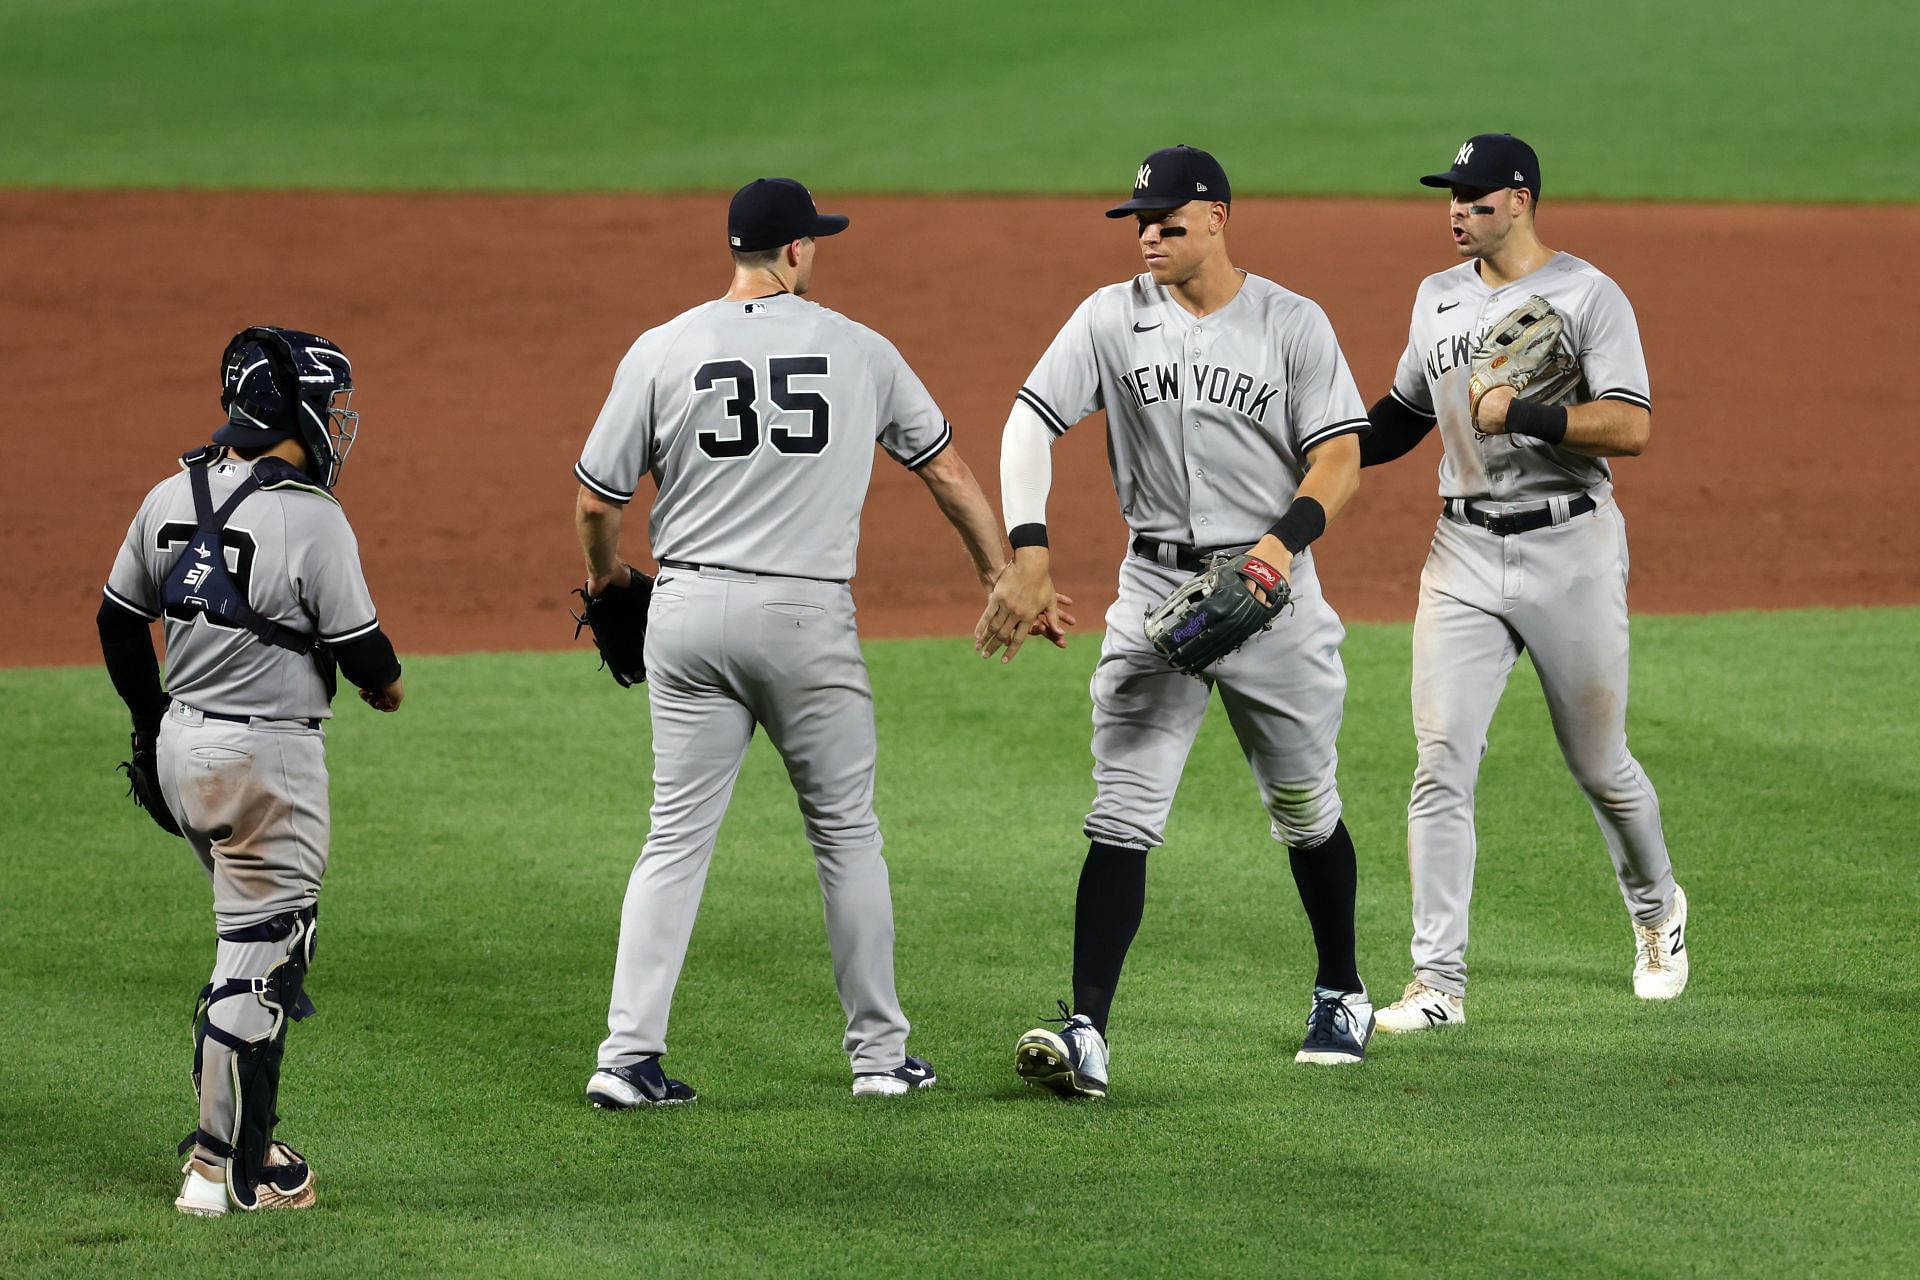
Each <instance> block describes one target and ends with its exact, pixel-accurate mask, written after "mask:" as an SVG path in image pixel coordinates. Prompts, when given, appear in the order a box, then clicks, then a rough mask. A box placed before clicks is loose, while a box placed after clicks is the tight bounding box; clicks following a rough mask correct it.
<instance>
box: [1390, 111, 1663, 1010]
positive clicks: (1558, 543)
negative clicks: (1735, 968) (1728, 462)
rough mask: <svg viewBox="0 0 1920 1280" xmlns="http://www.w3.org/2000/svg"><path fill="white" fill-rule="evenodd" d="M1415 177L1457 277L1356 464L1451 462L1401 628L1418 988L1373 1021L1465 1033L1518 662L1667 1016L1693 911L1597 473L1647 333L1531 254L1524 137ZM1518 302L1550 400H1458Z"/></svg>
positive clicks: (1637, 957) (1632, 422)
mask: <svg viewBox="0 0 1920 1280" xmlns="http://www.w3.org/2000/svg"><path fill="white" fill-rule="evenodd" d="M1420 181H1421V182H1422V183H1423V184H1424V185H1426V186H1429V187H1440V188H1444V189H1446V190H1448V191H1449V193H1450V197H1449V199H1448V202H1447V223H1448V230H1449V232H1450V234H1451V235H1452V238H1453V243H1454V247H1455V249H1456V250H1457V252H1458V253H1459V255H1460V257H1461V258H1462V259H1464V261H1463V262H1461V263H1460V264H1459V265H1457V266H1454V267H1451V268H1449V269H1448V270H1445V271H1442V272H1439V273H1437V274H1435V275H1431V276H1428V277H1427V278H1426V279H1425V280H1424V281H1422V282H1421V284H1420V287H1419V289H1418V291H1417V292H1416V293H1415V294H1414V301H1413V319H1412V323H1411V325H1410V326H1409V330H1408V335H1407V347H1406V351H1405V353H1404V354H1403V355H1402V356H1401V357H1400V367H1399V370H1398V371H1397V372H1396V374H1395V375H1394V380H1393V387H1392V390H1391V392H1390V393H1389V394H1388V395H1386V396H1385V397H1383V398H1382V399H1381V400H1380V401H1379V402H1378V403H1377V404H1375V405H1374V407H1373V409H1372V411H1371V415H1370V416H1371V418H1372V420H1373V424H1374V433H1373V435H1372V437H1371V438H1369V440H1368V441H1367V443H1366V445H1365V447H1364V449H1363V461H1364V464H1365V465H1368V466H1372V465H1375V464H1378V463H1383V462H1388V461H1391V460H1392V459H1394V458H1397V457H1400V456H1401V455H1402V454H1404V453H1406V452H1407V451H1409V450H1410V449H1412V448H1413V447H1414V446H1415V445H1416V444H1418V443H1419V442H1420V440H1421V439H1422V438H1424V437H1425V436H1426V434H1427V433H1428V432H1429V431H1431V430H1432V429H1433V427H1434V425H1435V423H1436V422H1437V423H1438V425H1439V427H1440V438H1441V442H1442V444H1443V445H1444V446H1445V452H1444V453H1443V454H1442V455H1441V459H1440V496H1441V498H1442V504H1441V516H1440V519H1439V521H1438V522H1437V523H1436V525H1435V527H1434V535H1433V548H1432V550H1431V551H1430V552H1429V553H1428V556H1427V563H1426V567H1425V568H1424V569H1423V570H1422V572H1421V575H1420V605H1419V611H1418V613H1417V614H1416V615H1415V620H1414V626H1413V721H1414V733H1415V737H1416V739H1417V741H1418V745H1419V761H1418V765H1417V766H1416V769H1415V773H1414V780H1413V795H1412V799H1411V801H1410V802H1409V804H1408V807H1407V863H1408V867H1409V869H1410V871H1411V873H1412V876H1413V981H1412V982H1411V983H1410V984H1408V986H1407V988H1406V991H1405V993H1404V994H1403V995H1402V996H1401V997H1400V999H1399V1000H1397V1001H1395V1002H1394V1003H1393V1004H1392V1005H1390V1006H1388V1007H1387V1008H1385V1009H1383V1010H1381V1012H1380V1026H1381V1029H1382V1030H1385V1031H1394V1032H1408V1031H1426V1030H1429V1029H1433V1028H1443V1027H1457V1026H1460V1025H1461V1024H1462V1023H1463V1022H1464V1021H1465V1020H1466V982H1467V966H1466V950H1467V903H1468V899H1469V898H1470V897H1471V895H1472V892H1473V871H1474V861H1475V856H1476V842H1475V836H1474V791H1475V788H1476V786H1477V782H1478V776H1479V768H1480V758H1481V756H1482V755H1483V754H1485V752H1486V748H1487V728H1488V725H1489V723H1490V722H1491V721H1492V719H1493V712H1494V708H1495V707H1497V706H1498V705H1499V703H1500V694H1501V692H1502V690H1503V689H1505V687H1506V682H1507V676H1508V674H1509V673H1510V672H1511V671H1512V670H1513V667H1514V663H1515V661H1516V659H1517V658H1518V657H1519V655H1520V652H1521V650H1523V649H1524V650H1526V652H1527V653H1528V654H1529V655H1530V656H1531V658H1532V660H1533V668H1534V671H1535V673H1536V674H1537V675H1538V676H1539V677H1540V686H1541V689H1542V690H1543V691H1544V692H1545V694H1546V701H1547V709H1548V712H1549V713H1550V714H1551V716H1552V718H1553V732H1554V737H1555V738H1556V740H1557V741H1558V743H1559V746H1560V753H1561V755H1562V756H1563V757H1564V758H1565V760H1566V762H1567V768H1568V769H1569V770H1570V771H1571V772H1572V774H1573V776H1574V779H1575V781H1577V782H1578V783H1579V784H1580V789H1581V791H1582V792H1584V793H1585V794H1586V797H1587V803H1588V804H1589V806H1591V808H1592V810H1593V816H1594V817H1595V819H1596V820H1598V822H1599V825H1600V832H1601V835H1602V837H1603V838H1604V839H1605V841H1606V845H1607V852H1608V853H1609V854H1610V855H1611V857H1612V859H1613V867H1614V873H1615V875H1616V877H1617V878H1618V880H1619V883H1620V894H1621V896H1622V898H1624V899H1625V901H1626V905H1627V911H1628V914H1629V916H1630V918H1631V921H1632V925H1633V937H1634V965H1633V990H1634V994H1635V995H1637V996H1639V997H1640V998H1642V999H1645V1000H1668V999H1672V998H1673V997H1675V996H1677V995H1679V994H1680V993H1681V991H1683V990H1684V989H1685V988H1686V985H1687V972H1688V955H1687V949H1686V925H1687V895H1686V894H1685V893H1684V892H1682V891H1681V889H1680V887H1679V886H1678V885H1677V884H1675V883H1674V880H1673V866H1672V863H1671V862H1670V861H1669V859H1668V857H1667V841H1666V836H1665V834H1664V832H1663V831H1662V829H1661V825H1660V802H1659V799H1658V797H1656V796H1655V795H1654V791H1653V784H1652V783H1650V782H1648V781H1647V775H1646V773H1645V771H1644V770H1642V769H1641V767H1640V764H1639V762H1638V761H1637V760H1635V759H1634V758H1633V755H1632V753H1631V752H1629V751H1628V750H1627V532H1626V522H1625V520H1624V518H1623V517H1622V516H1621V514H1620V508H1619V507H1618V506H1617V505H1616V504H1615V502H1614V499H1613V477H1612V472H1611V471H1610V470H1609V468H1608V465H1607V461H1606V460H1607V459H1608V458H1616V457H1632V456H1634V455H1636V454H1638V453H1640V452H1641V451H1642V450H1643V449H1645V448H1646V445H1647V440H1648V437H1649V436H1650V434H1651V432H1652V426H1653V414H1652V400H1651V399H1650V394H1649V391H1648V382H1647V361H1646V355H1645V353H1644V352H1643V351H1642V349H1641V346H1640V330H1639V327H1638V325H1637V323H1636V322H1635V320H1634V315H1633V308H1632V306H1631V305H1629V303H1628V302H1627V297H1626V295H1625V294H1624V293H1622V292H1621V290H1620V286H1619V285H1617V284H1615V283H1614V282H1613V281H1612V280H1611V279H1609V278H1608V277H1607V276H1605V275H1604V274H1602V273H1601V272H1600V271H1599V270H1598V269H1597V268H1595V267H1594V266H1593V265H1592V264H1591V263H1588V262H1584V261H1582V260H1581V259H1579V258H1576V257H1574V256H1573V255H1572V254H1570V253H1561V252H1556V251H1554V250H1553V249H1550V248H1548V247H1547V246H1546V245H1544V244H1543V243H1541V240H1540V236H1539V231H1538V228H1537V225H1536V222H1535V211H1536V209H1537V208H1538V206H1539V203H1540V162H1539V159H1538V158H1537V157H1536V156H1535V154H1534V151H1533V148H1532V147H1530V146H1528V145H1527V144H1526V143H1525V142H1522V141H1521V140H1520V139H1519V138H1516V137H1514V136H1512V135H1511V134H1505V133H1487V134H1480V135H1479V136H1477V137H1474V138H1471V139H1469V140H1468V141H1467V142H1465V143H1464V144H1462V146H1461V147H1460V150H1459V151H1458V153H1457V154H1455V156H1454V159H1453V164H1452V166H1451V167H1450V168H1448V169H1447V170H1446V171H1445V172H1442V173H1434V174H1428V175H1427V176H1426V177H1423V178H1421V179H1420ZM1516 306H1518V307H1519V308H1520V309H1521V311H1522V312H1523V313H1528V314H1531V315H1540V314H1544V313H1546V312H1547V311H1551V312H1552V313H1553V314H1556V315H1557V316H1558V317H1559V320H1560V322H1561V323H1562V324H1563V325H1564V329H1565V333H1564V338H1563V339H1562V343H1563V346H1564V349H1565V350H1566V351H1568V352H1570V354H1571V361H1570V362H1569V367H1568V377H1569V378H1571V379H1573V380H1574V381H1573V382H1572V384H1571V385H1570V387H1569V389H1568V390H1566V391H1565V392H1564V393H1563V394H1553V395H1537V394H1532V393H1522V394H1521V395H1516V392H1515V389H1514V387H1512V386H1494V387H1492V388H1491V389H1490V390H1485V391H1484V393H1483V394H1481V395H1479V397H1478V401H1477V404H1476V403H1475V391H1474V389H1473V388H1471V387H1470V385H1469V384H1470V382H1471V381H1472V379H1473V378H1475V377H1482V378H1484V377H1486V376H1487V374H1486V372H1485V357H1484V356H1483V355H1481V354H1479V353H1477V352H1476V346H1481V345H1482V344H1478V343H1477V342H1476V339H1477V338H1478V337H1479V335H1483V334H1486V333H1487V332H1488V331H1489V330H1493V331H1495V332H1496V333H1500V332H1504V331H1506V330H1507V329H1508V328H1509V324H1508V321H1510V320H1511V318H1512V313H1513V312H1514V310H1515V308H1516ZM1483 385H1484V384H1483Z"/></svg>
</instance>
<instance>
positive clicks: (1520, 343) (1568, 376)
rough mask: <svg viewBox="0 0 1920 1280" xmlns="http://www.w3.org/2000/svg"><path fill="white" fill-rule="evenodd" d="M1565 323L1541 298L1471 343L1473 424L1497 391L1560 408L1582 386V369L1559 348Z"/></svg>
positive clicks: (1469, 380) (1532, 299)
mask: <svg viewBox="0 0 1920 1280" xmlns="http://www.w3.org/2000/svg"><path fill="white" fill-rule="evenodd" d="M1565 332H1566V322H1565V321H1564V320H1562V319H1561V318H1560V313H1559V312H1558V311H1555V310H1554V309H1553V304H1552V303H1550V302H1548V301H1547V300H1546V299H1545V298H1543V297H1541V296H1540V295H1539V294H1535V295H1534V296H1532V297H1530V298H1528V299H1527V300H1526V301H1525V302H1523V303H1521V304H1520V305H1519V306H1517V307H1515V308H1514V309H1513V310H1511V311H1509V312H1507V314H1506V315H1504V316H1501V317H1500V318H1499V319H1498V320H1496V321H1494V322H1493V327H1492V328H1491V329H1488V330H1487V331H1486V332H1485V333H1484V334H1482V335H1481V336H1480V340H1479V341H1478V342H1476V343H1474V344H1473V354H1472V356H1471V357H1470V359H1469V362H1468V368H1469V369H1470V370H1471V371H1472V372H1471V373H1470V375H1469V376H1468V378H1467V402H1468V406H1469V408H1470V409H1471V410H1472V415H1473V422H1474V423H1475V425H1478V424H1479V421H1480V401H1481V400H1482V399H1484V398H1485V396H1486V394H1487V392H1489V391H1491V390H1493V389H1494V388H1495V387H1512V388H1513V391H1514V394H1515V395H1517V396H1519V397H1520V398H1521V399H1523V400H1533V401H1537V402H1538V403H1540V404H1556V403H1558V402H1559V400H1560V399H1561V397H1563V396H1565V395H1566V394H1567V392H1569V391H1571V390H1573V387H1574V384H1575V383H1577V382H1579V381H1580V365H1579V363H1578V362H1577V361H1575V360H1574V358H1573V357H1572V356H1571V355H1569V354H1568V353H1567V349H1566V347H1565V346H1563V345H1562V344H1561V341H1560V339H1561V337H1562V335H1563V334H1564V333H1565Z"/></svg>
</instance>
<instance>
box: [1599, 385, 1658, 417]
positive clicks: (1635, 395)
mask: <svg viewBox="0 0 1920 1280" xmlns="http://www.w3.org/2000/svg"><path fill="white" fill-rule="evenodd" d="M1594 399H1595V400H1624V401H1625V402H1626V403H1628V404H1633V405H1639V406H1640V407H1641V408H1642V409H1645V410H1646V411H1647V412H1649V413H1651V412H1653V401H1651V400H1649V399H1647V398H1646V397H1645V396H1643V395H1641V394H1640V393H1639V392H1638V391H1629V390H1627V389H1626V388H1625V387H1610V388H1608V389H1607V390H1605V391H1602V392H1601V393H1600V394H1599V395H1597V396H1595V397H1594Z"/></svg>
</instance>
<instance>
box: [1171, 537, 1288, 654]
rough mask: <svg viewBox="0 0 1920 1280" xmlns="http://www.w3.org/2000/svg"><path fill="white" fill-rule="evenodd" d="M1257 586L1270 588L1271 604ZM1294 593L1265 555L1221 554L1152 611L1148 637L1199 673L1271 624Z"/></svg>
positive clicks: (1268, 594) (1268, 591) (1267, 589)
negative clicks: (1263, 558) (1231, 555)
mask: <svg viewBox="0 0 1920 1280" xmlns="http://www.w3.org/2000/svg"><path fill="white" fill-rule="evenodd" d="M1254 586H1257V587H1259V588H1260V589H1261V590H1263V591H1265V592H1266V595H1267V599H1266V603H1264V604H1262V603H1261V601H1260V597H1259V596H1257V595H1255V594H1254V593H1253V592H1252V590H1251V589H1250V588H1251V587H1254ZM1292 595H1293V592H1292V589H1291V588H1290V587H1288V585H1287V580H1286V579H1285V578H1283V577H1281V576H1280V571H1279V570H1278V569H1275V568H1274V567H1273V566H1272V565H1270V564H1268V563H1267V562H1266V561H1265V560H1260V559H1257V558H1255V557H1254V556H1250V555H1238V556H1234V557H1233V558H1232V559H1227V558H1225V557H1222V558H1221V559H1219V560H1217V561H1215V562H1214V563H1213V564H1212V565H1211V566H1209V567H1208V569H1207V571H1206V572H1205V573H1202V574H1200V575H1198V576H1197V577H1192V578H1188V579H1187V580H1186V581H1185V582H1183V583H1181V584H1180V585H1179V586H1177V587H1175V588H1174V589H1173V591H1172V593H1171V594H1169V595H1168V596H1167V598H1166V599H1165V600H1162V601H1161V602H1160V603H1159V605H1157V606H1156V607H1155V608H1154V609H1153V610H1152V611H1151V612H1149V613H1148V614H1147V639H1149V640H1151V641H1152V642H1153V647H1154V648H1156V649H1158V650H1159V651H1160V653H1161V654H1162V656H1164V657H1165V658H1166V660H1167V661H1168V662H1171V663H1172V664H1173V665H1174V666H1176V667H1178V668H1180V670H1182V671H1184V672H1186V673H1187V674H1188V675H1191V676H1197V675H1199V674H1200V673H1201V672H1202V671H1204V670H1206V669H1207V668H1208V667H1210V666H1212V665H1213V664H1214V663H1216V662H1218V661H1219V660H1220V659H1222V658H1224V657H1226V656H1227V655H1228V654H1230V653H1232V652H1233V651H1234V650H1235V649H1238V648H1239V647H1240V646H1241V645H1243V644H1245V643H1246V642H1247V641H1249V640H1251V639H1253V637H1255V636H1257V635H1259V634H1260V633H1261V632H1262V631H1265V630H1266V629H1267V628H1268V627H1271V626H1272V625H1273V620H1274V619H1275V618H1277V617H1279V616H1280V611H1281V610H1282V609H1284V608H1286V607H1287V601H1288V600H1289V599H1291V598H1292Z"/></svg>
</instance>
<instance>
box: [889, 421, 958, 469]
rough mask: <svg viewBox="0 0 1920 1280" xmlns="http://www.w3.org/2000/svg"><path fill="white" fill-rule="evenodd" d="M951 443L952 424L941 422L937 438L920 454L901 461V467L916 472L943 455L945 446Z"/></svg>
mask: <svg viewBox="0 0 1920 1280" xmlns="http://www.w3.org/2000/svg"><path fill="white" fill-rule="evenodd" d="M952 443H953V424H952V423H951V422H942V423H941V424H940V435H939V438H938V439H936V440H935V441H934V442H933V443H932V444H930V445H928V446H927V447H926V448H924V449H922V450H921V451H920V452H918V453H916V454H914V455H913V456H912V457H911V458H906V459H903V460H902V462H901V465H902V466H904V467H905V468H906V469H907V470H909V471H918V470H919V469H920V468H922V467H924V466H926V465H927V464H928V463H929V462H932V461H933V460H934V459H935V458H937V457H939V456H940V455H941V454H942V453H945V452H946V449H947V446H948V445H950V444H952Z"/></svg>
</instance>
